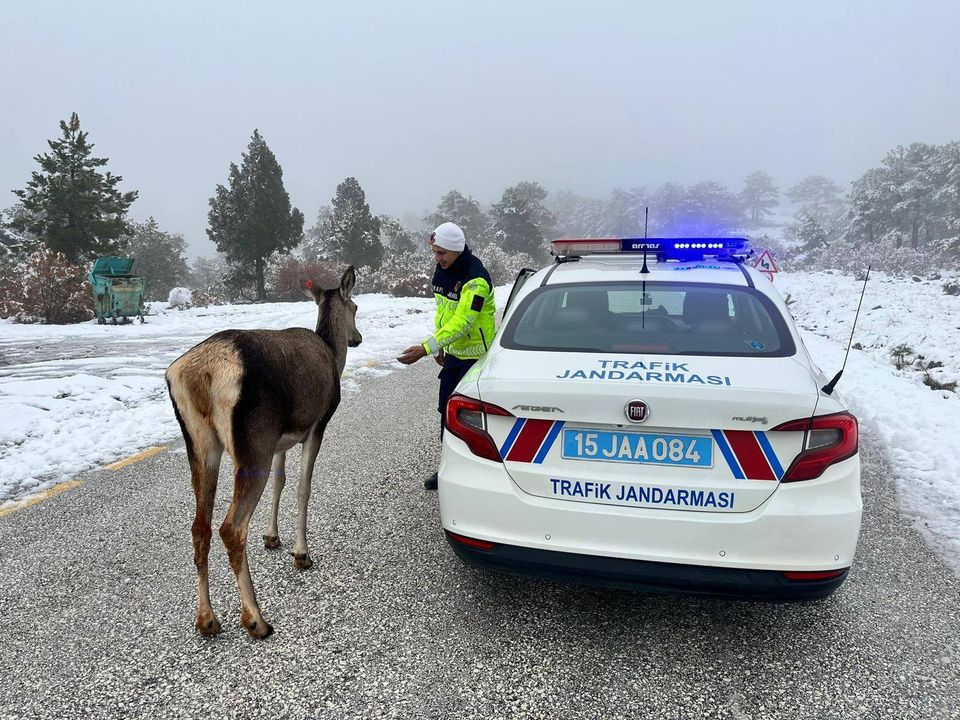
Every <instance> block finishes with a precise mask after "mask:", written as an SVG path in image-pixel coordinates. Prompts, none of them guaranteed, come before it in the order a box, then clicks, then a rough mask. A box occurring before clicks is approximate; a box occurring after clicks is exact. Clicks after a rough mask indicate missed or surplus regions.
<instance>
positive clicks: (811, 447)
mask: <svg viewBox="0 0 960 720" xmlns="http://www.w3.org/2000/svg"><path fill="white" fill-rule="evenodd" d="M773 430H774V431H776V430H781V431H787V432H791V431H793V432H804V433H806V435H805V436H804V440H803V451H802V452H801V453H800V454H799V455H797V457H796V459H795V460H794V461H793V464H792V465H791V466H790V469H789V470H787V472H786V473H785V474H784V476H783V479H782V480H781V481H780V482H796V481H797V480H812V479H814V478H818V477H820V476H821V475H822V474H823V471H824V470H826V469H827V468H828V467H829V466H830V465H833V464H834V463H838V462H840V461H841V460H846V459H847V458H850V457H853V456H854V455H856V454H857V446H858V442H859V437H860V432H859V428H858V427H857V419H856V418H855V417H854V416H853V415H851V414H850V413H848V412H840V413H835V414H833V415H815V416H814V417H810V418H802V419H800V420H791V421H790V422H785V423H783V424H782V425H777V427H775V428H773Z"/></svg>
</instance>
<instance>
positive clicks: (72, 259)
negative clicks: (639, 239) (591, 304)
mask: <svg viewBox="0 0 960 720" xmlns="http://www.w3.org/2000/svg"><path fill="white" fill-rule="evenodd" d="M93 148H94V145H93V144H92V143H91V142H90V141H89V139H88V133H87V132H85V131H83V130H81V128H80V121H79V118H78V117H77V115H76V113H74V114H73V115H71V118H70V120H69V121H63V122H61V123H60V137H59V138H57V139H55V140H49V141H48V149H49V152H45V153H42V154H38V155H37V156H36V157H35V158H34V159H35V160H36V161H37V163H38V165H39V169H38V170H36V171H34V172H33V173H32V175H31V178H30V179H29V180H28V181H27V184H26V186H25V187H24V188H23V189H17V190H14V191H13V192H14V194H15V195H16V197H17V200H18V202H17V204H16V205H15V206H14V207H12V208H10V209H8V210H6V211H5V212H4V217H3V222H2V223H0V249H3V250H5V251H6V252H5V253H0V262H2V263H3V264H5V265H10V263H11V262H13V260H14V259H15V258H18V257H20V258H22V257H23V256H24V255H25V254H28V253H29V252H31V251H33V250H36V249H38V248H40V247H43V248H44V249H46V250H47V251H49V252H52V253H54V254H59V256H62V257H63V258H64V262H69V263H74V264H80V265H84V264H89V263H90V262H91V261H92V260H93V259H95V258H96V257H98V256H103V255H111V254H126V255H129V256H133V257H135V258H136V260H137V265H136V266H135V271H136V272H138V273H139V274H142V275H144V276H145V277H146V278H147V281H148V283H147V287H148V292H149V295H150V297H149V298H148V299H165V297H166V294H167V293H169V291H170V289H171V288H173V287H175V286H177V285H183V284H191V285H193V286H195V287H199V288H202V289H205V290H208V291H211V292H213V293H215V294H222V295H223V296H224V297H225V298H228V299H229V298H236V297H246V298H248V299H258V300H264V299H266V298H267V297H268V295H272V296H284V295H287V294H289V295H291V296H293V297H295V296H296V292H297V282H296V276H297V275H298V273H304V272H310V273H313V274H320V275H322V274H323V273H324V272H330V273H333V270H332V268H333V267H334V266H342V265H343V264H346V263H351V264H354V265H356V266H357V267H358V268H365V272H362V273H361V277H364V275H365V276H366V277H367V282H366V284H365V289H367V290H384V291H390V292H406V293H414V294H417V293H423V294H428V293H429V271H430V263H429V256H428V246H427V242H426V239H427V233H428V232H429V230H430V229H432V228H433V227H434V226H436V225H438V224H440V223H441V222H444V221H448V220H449V221H453V222H455V223H457V224H458V225H460V226H461V227H462V228H463V229H464V232H465V234H466V236H467V240H468V243H469V244H470V245H471V246H472V247H474V248H475V249H477V250H478V251H480V252H482V253H483V254H484V259H485V260H486V261H488V265H492V266H493V267H492V271H493V272H494V275H495V279H496V280H498V281H500V282H505V281H506V280H508V279H509V278H510V277H511V276H512V274H513V273H515V272H516V270H517V269H518V268H519V267H520V266H522V265H537V264H542V263H543V262H544V261H545V260H546V259H547V249H548V244H547V243H548V241H549V240H550V239H552V238H554V237H559V236H569V237H578V236H580V237H590V236H597V237H604V236H641V235H643V234H644V232H645V231H646V232H648V233H649V234H650V235H651V236H657V235H659V236H712V235H723V234H731V233H748V234H754V235H760V236H761V237H765V236H767V235H770V234H772V235H777V234H780V235H781V236H785V238H786V240H787V243H786V244H784V245H782V252H783V253H784V254H785V255H787V256H789V259H790V261H791V262H794V263H798V264H802V263H809V264H819V265H820V266H823V265H824V264H832V265H834V266H843V265H844V263H845V262H846V263H849V262H851V261H853V260H855V261H857V262H861V261H862V260H863V259H864V258H874V259H875V260H876V263H875V264H876V265H878V266H879V267H881V268H883V267H884V258H888V259H889V260H888V262H887V265H888V266H889V267H887V268H886V269H891V270H897V269H899V270H903V269H904V267H907V266H910V267H921V268H922V267H924V266H928V267H927V268H926V269H934V268H933V266H935V265H936V266H950V267H957V266H958V265H960V142H954V143H948V144H945V145H927V144H922V143H915V144H913V145H910V146H909V147H897V148H895V149H894V150H892V151H890V152H889V153H888V154H887V155H886V157H884V158H883V160H882V162H881V163H880V165H879V167H876V168H872V169H870V170H868V171H867V172H865V173H864V174H863V175H862V176H861V177H860V178H859V179H857V180H856V181H854V182H853V183H852V184H851V187H850V190H849V191H848V192H844V190H843V188H841V187H840V186H839V185H838V184H837V183H835V182H834V181H832V180H831V179H829V178H827V177H824V176H820V175H814V176H810V177H807V178H805V179H803V180H802V181H801V182H799V183H797V184H796V185H794V186H793V187H790V188H789V189H787V190H786V191H785V192H784V193H783V195H784V198H785V200H786V201H787V202H788V203H789V204H790V211H792V213H793V216H792V220H791V221H790V222H789V223H788V224H787V225H786V227H785V228H783V227H782V226H783V221H782V218H783V217H784V216H785V213H784V212H783V211H781V210H780V208H781V200H782V198H781V192H780V190H779V188H778V187H777V186H776V184H775V182H774V180H773V178H772V177H771V176H770V175H768V174H767V173H765V172H763V171H761V170H758V171H756V172H753V173H751V174H750V175H748V176H747V177H746V178H745V179H744V181H743V184H742V187H741V188H740V189H739V190H738V191H733V190H731V189H729V188H727V187H725V186H724V185H722V184H720V183H717V182H713V181H706V182H700V183H696V184H693V185H690V186H688V187H684V186H682V185H679V184H675V183H667V184H664V185H662V186H660V187H658V188H656V189H653V190H647V189H646V188H643V187H631V188H626V189H623V188H618V189H614V190H613V191H611V192H610V194H609V195H608V196H607V197H604V198H596V197H586V196H582V195H577V194H575V193H572V192H567V191H562V192H555V193H552V194H549V193H548V192H547V191H546V190H545V189H544V188H543V187H542V186H541V185H540V184H538V183H536V182H532V181H523V182H519V183H517V184H516V185H513V186H511V187H508V188H506V189H505V190H504V191H503V193H502V195H501V196H500V198H499V199H498V200H496V201H495V202H493V203H492V204H490V205H489V206H484V205H483V204H481V203H480V202H479V201H477V200H476V199H475V198H473V197H471V196H470V195H467V194H464V193H462V192H460V191H459V190H450V191H449V192H447V193H446V194H445V195H443V196H442V197H441V198H440V200H439V202H438V203H437V206H436V209H435V211H434V212H432V213H430V214H428V215H427V216H425V217H421V218H416V219H413V220H411V219H410V218H405V220H404V221H401V220H399V219H398V218H395V217H391V216H389V215H383V214H380V215H377V214H375V213H374V212H373V211H372V210H371V208H370V206H369V203H368V202H367V199H366V195H365V193H364V190H363V188H362V186H361V185H360V183H359V181H358V180H357V179H356V178H354V177H348V178H345V179H344V180H343V181H342V182H341V183H340V184H339V185H338V186H337V188H336V192H335V194H334V197H333V198H331V201H330V203H329V204H328V205H324V206H323V207H321V209H320V211H319V212H318V213H317V216H316V220H315V222H314V224H313V225H312V226H311V227H309V228H307V229H306V231H305V230H304V216H303V213H302V212H300V210H298V209H297V208H295V207H293V206H292V204H291V202H290V198H289V195H288V193H287V191H286V189H285V187H284V184H283V170H282V168H281V166H280V163H279V161H278V160H277V158H276V157H275V156H274V154H273V152H272V151H271V150H270V148H269V147H268V145H267V143H266V140H265V139H264V138H263V136H262V135H261V134H260V133H259V131H257V130H254V132H253V135H252V137H251V139H250V142H249V144H248V146H247V148H246V152H244V153H242V155H241V159H240V162H239V164H238V163H230V165H229V167H228V172H227V178H226V182H225V183H224V184H220V185H217V186H216V188H215V189H214V192H213V196H212V197H211V198H210V201H209V205H210V210H209V213H208V228H207V235H208V237H209V238H210V240H212V241H213V243H214V244H215V245H216V247H217V249H218V251H219V256H218V257H217V258H215V259H205V258H200V259H198V260H197V261H196V262H195V263H194V266H193V268H192V269H191V268H188V266H187V263H186V255H185V254H186V242H185V240H184V238H183V237H182V236H181V235H179V234H176V233H169V232H166V231H164V230H162V229H161V228H160V226H159V224H158V223H157V221H156V220H155V219H153V218H149V219H148V220H147V221H146V222H144V223H138V222H134V221H132V220H130V219H129V217H128V213H129V210H130V207H131V205H132V204H133V203H134V202H135V201H136V199H137V196H138V193H137V191H127V192H123V191H121V190H120V187H119V185H120V183H121V181H122V179H123V178H122V177H121V176H119V175H113V174H112V173H111V172H110V171H109V170H106V168H105V166H106V165H107V163H108V159H106V158H102V157H96V156H95V155H94V154H93ZM648 210H649V226H646V221H647V211H648ZM778 221H779V222H778ZM773 244H776V243H773ZM288 291H289V292H288Z"/></svg>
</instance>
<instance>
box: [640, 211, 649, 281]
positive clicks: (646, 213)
mask: <svg viewBox="0 0 960 720" xmlns="http://www.w3.org/2000/svg"><path fill="white" fill-rule="evenodd" d="M649 219H650V208H649V206H648V207H645V208H644V209H643V267H642V268H640V274H641V275H646V274H648V273H649V272H650V268H648V267H647V221H648V220H649Z"/></svg>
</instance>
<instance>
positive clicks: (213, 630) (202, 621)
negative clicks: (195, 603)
mask: <svg viewBox="0 0 960 720" xmlns="http://www.w3.org/2000/svg"><path fill="white" fill-rule="evenodd" d="M196 627H197V630H198V631H199V632H200V634H201V635H204V636H206V637H210V636H211V635H216V634H217V633H218V632H220V621H219V620H217V616H216V615H214V614H213V613H206V614H204V613H200V614H198V615H197V622H196Z"/></svg>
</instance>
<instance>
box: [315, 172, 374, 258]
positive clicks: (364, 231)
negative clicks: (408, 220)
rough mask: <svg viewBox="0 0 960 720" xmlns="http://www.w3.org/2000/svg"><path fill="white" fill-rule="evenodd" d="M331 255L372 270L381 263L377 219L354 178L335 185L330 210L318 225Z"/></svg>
mask: <svg viewBox="0 0 960 720" xmlns="http://www.w3.org/2000/svg"><path fill="white" fill-rule="evenodd" d="M319 234H320V236H321V237H323V238H324V242H325V243H326V250H327V251H328V253H329V255H330V258H331V259H332V260H335V261H337V262H340V263H350V264H352V265H356V266H357V267H363V266H367V267H370V268H372V269H374V270H376V269H377V268H379V267H380V264H381V263H382V262H383V244H382V243H381V242H380V220H379V219H378V218H377V217H376V216H374V215H373V214H372V213H371V212H370V206H369V205H368V204H367V197H366V195H365V194H364V192H363V188H362V187H360V183H359V182H357V179H356V178H353V177H348V178H346V179H345V180H344V181H343V182H342V183H340V184H339V185H337V193H336V195H335V196H334V198H333V211H332V212H331V213H330V215H329V217H328V218H327V219H326V220H325V222H324V224H323V226H322V227H321V228H319Z"/></svg>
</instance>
